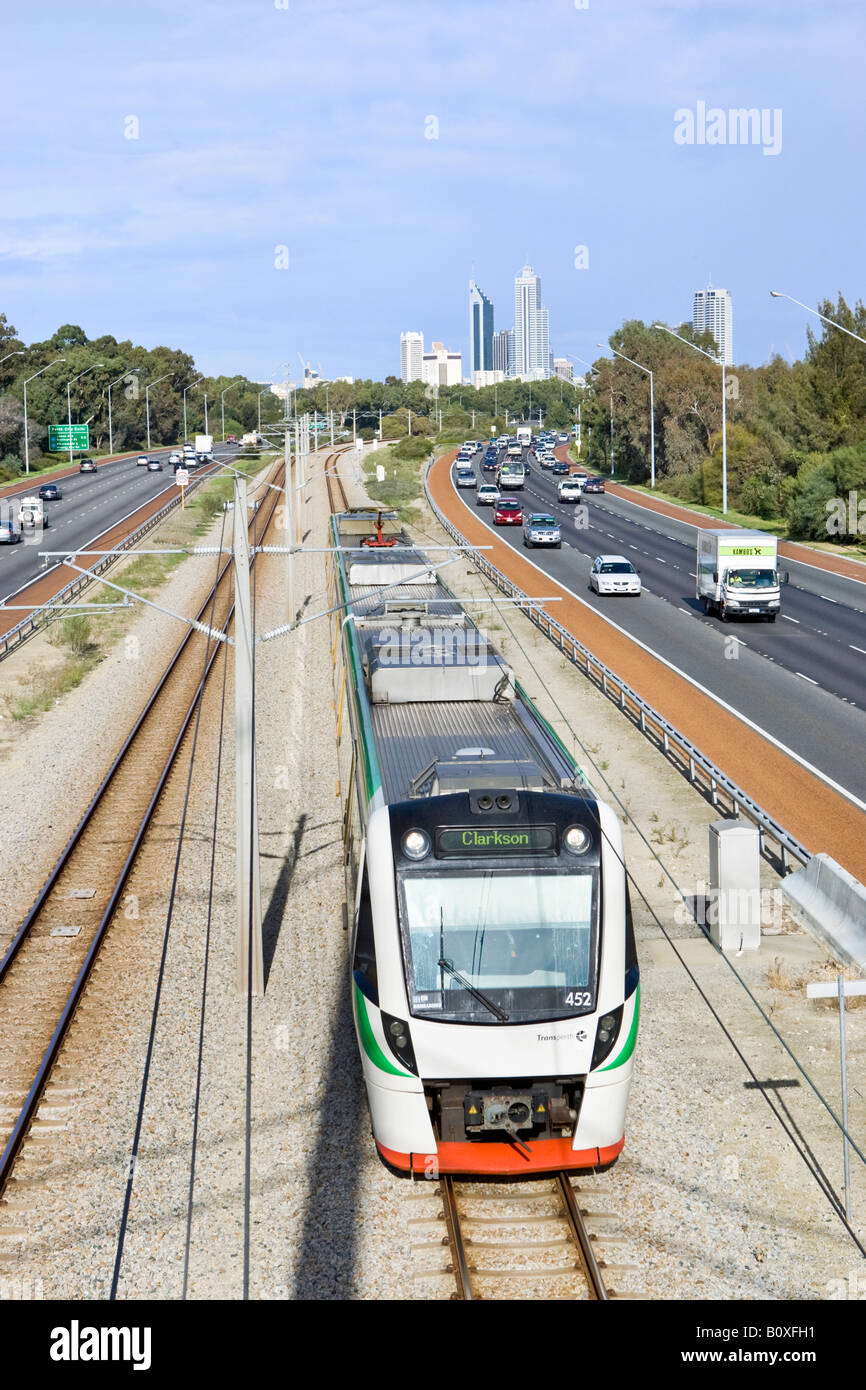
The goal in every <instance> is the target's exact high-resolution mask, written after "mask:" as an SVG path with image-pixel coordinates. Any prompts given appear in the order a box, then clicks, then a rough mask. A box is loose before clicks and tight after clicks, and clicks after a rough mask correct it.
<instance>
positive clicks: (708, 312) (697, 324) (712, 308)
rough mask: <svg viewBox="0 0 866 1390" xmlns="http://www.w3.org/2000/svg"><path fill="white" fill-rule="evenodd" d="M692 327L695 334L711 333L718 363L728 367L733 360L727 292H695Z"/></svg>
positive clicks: (710, 289)
mask: <svg viewBox="0 0 866 1390" xmlns="http://www.w3.org/2000/svg"><path fill="white" fill-rule="evenodd" d="M692 327H693V328H694V330H695V332H696V333H712V335H713V338H714V339H715V344H716V356H717V358H718V360H719V362H724V364H725V366H726V367H730V365H731V363H732V362H733V360H734V348H733V322H732V311H731V296H730V295H729V294H728V291H727V290H717V289H714V288H713V286H712V285H708V286H707V288H706V289H705V290H697V291H696V292H695V300H694V309H693V311H692Z"/></svg>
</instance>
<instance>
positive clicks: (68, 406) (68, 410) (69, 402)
mask: <svg viewBox="0 0 866 1390" xmlns="http://www.w3.org/2000/svg"><path fill="white" fill-rule="evenodd" d="M102 366H104V363H102V362H94V363H93V364H92V365H91V366H89V367H85V368H84V371H83V372H79V373H78V376H74V377H73V378H72V380H71V381H67V383H66V424H67V426H68V428H69V464H70V467H71V466H72V396H71V395H70V387H72V386H74V385H75V383H76V381H80V380H81V378H82V377H83V376H87V373H88V372H92V371H95V370H96V368H97V367H102Z"/></svg>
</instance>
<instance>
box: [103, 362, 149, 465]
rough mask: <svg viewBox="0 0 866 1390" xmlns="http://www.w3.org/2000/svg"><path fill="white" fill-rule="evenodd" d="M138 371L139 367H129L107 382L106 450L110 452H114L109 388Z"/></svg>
mask: <svg viewBox="0 0 866 1390" xmlns="http://www.w3.org/2000/svg"><path fill="white" fill-rule="evenodd" d="M140 371H141V368H140V367H130V368H129V370H128V371H126V372H121V373H120V376H119V377H115V379H114V381H110V382H109V383H108V452H109V453H110V454H113V453H114V435H113V433H112V428H111V388H112V386H116V385H117V383H118V381H125V380H126V378H127V377H128V376H132V373H133V372H140Z"/></svg>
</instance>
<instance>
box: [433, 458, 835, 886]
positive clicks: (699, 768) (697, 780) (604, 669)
mask: <svg viewBox="0 0 866 1390" xmlns="http://www.w3.org/2000/svg"><path fill="white" fill-rule="evenodd" d="M432 466H433V460H432V459H431V460H430V461H429V462H428V464H427V468H426V471H425V474H424V491H425V492H426V494H427V501H428V503H429V504H430V507H431V508H432V510H433V512H434V513H435V515H436V517H437V519H438V521H439V523H440V525H441V526H443V527H444V528H445V530H446V531H447V532H448V534H449V535H450V536H451V537H452V538H453V539H454V540H456V541H459V542H460V544H461V545H464V546H465V545H467V540H466V537H465V536H463V535H462V534H461V532H460V531H458V529H457V527H456V526H454V525H453V523H452V522H451V521H449V520H448V518H447V517H446V516H445V515H444V513H443V512H441V511H440V510H439V508H438V507H437V505H436V503H435V502H434V501H433V498H432V497H431V495H430V488H429V485H428V478H429V474H430V469H431V467H432ZM465 554H466V558H467V559H468V560H471V561H472V563H473V564H474V565H475V568H476V569H477V570H479V571H480V573H481V574H483V575H484V576H485V577H486V578H487V579H489V580H491V582H492V583H493V584H495V585H496V587H497V589H499V590H500V591H501V592H502V593H504V594H507V595H508V597H509V598H512V599H514V600H515V601H516V603H517V606H518V607H519V608H520V609H521V611H522V612H524V613H526V616H527V617H528V618H529V619H530V621H531V622H533V623H534V624H535V626H536V627H537V628H539V629H540V631H541V632H543V633H544V635H545V636H546V637H548V638H549V639H550V641H551V642H553V643H554V645H555V646H556V647H557V649H558V650H559V651H560V652H561V653H562V655H563V656H564V657H566V658H567V660H569V661H570V662H571V663H572V665H574V666H576V667H577V668H578V670H581V671H583V673H584V675H585V676H586V677H587V679H588V680H591V681H592V682H593V684H594V685H596V686H597V687H598V688H599V689H600V690H601V691H602V692H603V693H604V694H605V695H607V696H608V698H609V699H611V700H614V701H615V702H616V703H617V704H618V705H619V707H620V709H621V710H622V712H623V714H625V715H626V716H627V717H628V718H629V719H630V720H631V722H632V723H633V724H634V725H635V726H636V727H637V728H639V729H640V731H641V733H642V734H644V735H645V736H646V738H648V739H649V740H650V742H651V743H654V744H655V745H656V747H658V748H659V749H660V750H661V751H662V752H663V753H664V755H665V757H666V758H667V759H668V761H669V762H670V763H671V764H672V765H673V766H674V767H675V768H676V769H677V771H679V772H681V773H682V774H683V776H685V777H688V779H689V781H690V782H691V784H692V785H693V786H694V787H697V789H698V790H699V791H700V792H701V793H702V794H703V795H704V796H706V797H707V798H708V800H709V801H710V802H711V803H712V805H713V806H717V807H718V808H719V809H720V810H721V811H722V812H723V813H724V814H725V815H727V816H732V817H739V816H744V817H745V818H746V819H747V820H750V821H752V823H753V824H754V825H756V826H757V827H758V834H759V839H760V847H761V853H762V854H763V855H764V856H765V857H766V858H767V859H768V860H770V862H771V863H772V862H774V861H775V862H776V864H777V866H779V867H781V870H782V873H784V874H787V873H789V872H790V871H791V863H790V860H791V859H795V860H797V861H798V862H799V863H800V864H808V863H809V860H810V859H811V858H812V855H811V852H810V851H809V850H807V849H806V847H805V845H801V844H800V842H799V840H795V838H794V836H793V835H791V834H790V833H789V832H788V831H787V830H786V829H785V827H784V826H783V825H780V824H779V822H778V821H777V820H774V818H773V817H772V816H771V815H770V814H769V812H768V811H765V810H764V809H763V807H762V806H759V805H758V803H757V802H756V801H754V800H753V799H752V797H750V796H749V794H748V792H745V791H743V789H742V787H739V786H737V784H736V782H734V781H733V780H732V779H731V778H730V777H728V775H727V773H725V772H723V771H722V770H721V768H720V767H717V766H716V764H715V763H714V762H712V761H711V760H710V759H709V758H708V757H706V755H705V754H704V753H702V752H701V751H700V749H699V748H697V747H695V745H694V744H693V743H691V742H690V741H689V740H688V739H687V738H686V737H685V735H684V734H681V733H680V731H679V729H677V728H676V727H675V726H674V725H673V724H671V723H670V722H669V721H668V720H667V719H665V718H664V716H663V715H661V714H659V713H658V711H657V710H655V709H653V707H652V705H650V704H648V703H647V701H646V700H644V699H643V698H642V697H641V696H640V695H638V693H637V691H635V690H632V688H631V686H629V685H626V683H625V681H623V680H621V679H620V677H619V676H618V675H617V674H616V672H615V671H612V670H611V669H610V668H609V667H608V666H605V664H604V662H602V661H599V659H598V657H597V656H594V655H593V653H592V652H591V651H590V650H589V649H588V648H587V647H585V646H584V645H583V643H582V642H579V641H578V640H577V638H576V637H575V636H574V635H573V634H572V633H570V632H569V631H568V630H567V629H566V628H564V627H563V626H562V625H561V624H560V623H558V622H557V621H556V619H555V618H552V617H551V616H550V614H549V613H548V612H547V611H546V610H545V609H544V608H543V607H541V606H540V605H539V603H538V601H537V600H536V599H533V598H530V597H529V595H528V594H526V593H524V591H523V590H522V589H520V588H518V586H517V585H516V584H513V583H512V582H511V580H510V579H508V578H506V576H505V575H504V574H503V573H502V572H501V570H498V569H497V568H496V566H495V565H493V564H491V562H490V560H488V559H486V558H485V556H484V555H483V554H482V553H481V551H479V550H475V549H474V548H472V549H470V550H467V551H466V552H465ZM726 801H727V803H728V804H727V805H726V804H725V802H726ZM768 842H769V843H768ZM773 844H775V845H776V846H777V847H778V853H776V854H773V853H771V850H770V846H771V845H773Z"/></svg>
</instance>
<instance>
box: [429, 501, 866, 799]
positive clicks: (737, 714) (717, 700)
mask: <svg viewBox="0 0 866 1390" xmlns="http://www.w3.org/2000/svg"><path fill="white" fill-rule="evenodd" d="M455 493H456V496H457V497H459V498H460V501H461V502H463V498H462V497H460V494H459V492H457V491H456V489H455ZM463 505H464V507H465V508H466V510H467V512H469V514H470V516H474V515H475V513H474V512H473V511H472V508H471V507H470V506H469V505H468V503H466V502H463ZM633 505H634V504H633ZM523 558H524V560H525V561H526V563H527V564H528V565H532V568H533V569H535V570H537V571H538V573H539V574H540V575H542V576H543V577H544V579H545V580H547V581H548V582H550V581H551V576H550V575H549V574H548V573H547V571H546V570H543V569H542V568H541V566H540V565H538V564H536V563H535V561H534V560H530V558H529V556H528V555H524V557H523ZM552 582H553V583H554V584H556V585H557V586H558V588H560V589H562V590H563V592H564V593H566V594H568V595H569V597H570V598H573V599H574V601H575V603H579V604H581V605H582V607H584V608H588V609H589V611H590V612H591V613H594V614H595V615H596V617H597V618H600V619H601V620H602V622H604V623H607V624H608V626H609V627H612V628H614V629H615V631H617V632H619V633H621V634H622V636H623V637H627V638H628V640H629V641H630V642H634V644H635V646H636V647H640V648H641V650H642V651H645V652H647V653H648V655H649V656H652V657H654V658H655V660H656V661H660V662H661V664H662V666H666V667H667V669H668V670H669V671H673V672H674V674H675V675H677V676H680V677H681V678H682V679H683V680H684V681H688V683H689V685H691V686H693V687H694V689H695V690H699V691H700V692H701V694H702V695H706V697H707V699H709V700H712V701H713V703H714V704H716V705H718V706H719V708H720V709H724V710H727V712H728V713H729V714H732V715H733V716H734V718H735V719H739V720H740V722H741V723H743V724H745V726H746V728H748V729H752V730H754V732H755V733H756V734H760V736H761V738H765V739H766V740H767V742H768V743H771V744H772V745H773V747H774V748H778V749H779V751H780V752H781V753H785V754H786V755H787V757H789V758H792V759H793V760H794V762H795V763H798V764H799V765H800V767H803V768H805V769H806V771H807V772H811V773H812V775H813V776H814V777H817V778H818V779H819V781H821V782H823V783H824V784H825V786H828V787H831V788H832V789H833V791H835V792H838V793H839V795H840V796H844V798H845V800H846V801H850V802H851V804H852V805H854V806H856V807H857V808H858V809H859V810H861V811H866V801H861V800H860V797H859V796H856V795H855V794H854V792H851V791H848V789H847V787H843V786H842V785H841V784H840V783H839V782H836V781H834V779H833V778H832V777H829V776H828V775H827V773H826V772H822V771H821V769H820V768H818V767H815V765H814V764H813V763H810V762H809V761H808V759H806V758H804V757H802V756H801V754H799V753H796V752H795V751H794V749H793V748H789V747H788V745H787V744H786V743H782V741H781V739H778V738H775V737H774V735H773V734H770V733H768V732H767V730H766V729H762V728H761V726H760V724H756V723H755V722H754V720H752V719H749V718H748V716H747V715H745V714H743V712H742V710H738V709H736V708H735V707H734V706H733V705H729V704H728V702H727V700H723V699H722V698H721V696H719V695H716V694H714V692H713V691H712V690H709V689H707V687H706V686H705V685H701V683H700V681H698V680H695V678H694V676H690V675H688V673H687V672H686V671H683V670H682V669H681V667H679V666H675V665H674V663H673V662H672V661H668V659H667V658H666V657H664V656H661V655H660V653H659V652H657V651H654V650H653V648H652V647H650V646H648V645H647V644H646V642H642V641H641V640H640V638H639V637H635V635H634V633H632V632H628V631H627V630H626V629H625V628H624V627H620V625H619V623H615V622H614V621H613V619H612V618H608V617H607V615H606V614H605V613H602V612H600V611H599V609H597V608H596V607H595V605H594V604H591V603H587V601H586V599H583V598H581V597H580V595H579V594H576V593H575V591H574V589H570V588H569V587H568V585H567V584H563V582H562V580H561V579H554V580H553V581H552ZM644 589H645V590H646V585H644ZM816 684H817V682H816Z"/></svg>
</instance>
